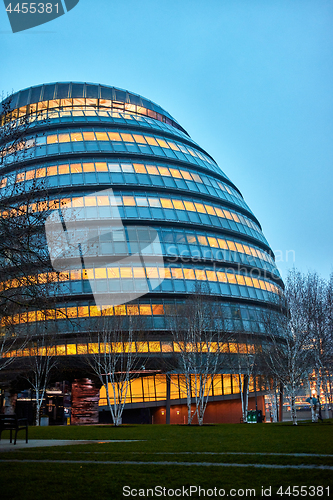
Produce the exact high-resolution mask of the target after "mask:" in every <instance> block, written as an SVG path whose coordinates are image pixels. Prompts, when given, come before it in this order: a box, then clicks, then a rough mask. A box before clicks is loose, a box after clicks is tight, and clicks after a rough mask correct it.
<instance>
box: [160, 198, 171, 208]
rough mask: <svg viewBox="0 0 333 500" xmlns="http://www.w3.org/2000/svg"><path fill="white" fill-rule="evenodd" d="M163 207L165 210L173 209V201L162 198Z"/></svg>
mask: <svg viewBox="0 0 333 500" xmlns="http://www.w3.org/2000/svg"><path fill="white" fill-rule="evenodd" d="M161 205H162V207H163V208H173V205H172V203H171V200H168V199H167V198H161Z"/></svg>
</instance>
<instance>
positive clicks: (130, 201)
mask: <svg viewBox="0 0 333 500" xmlns="http://www.w3.org/2000/svg"><path fill="white" fill-rule="evenodd" d="M123 204H124V205H125V206H129V207H135V205H136V203H135V199H134V196H123Z"/></svg>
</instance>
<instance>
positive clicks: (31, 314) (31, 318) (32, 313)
mask: <svg viewBox="0 0 333 500" xmlns="http://www.w3.org/2000/svg"><path fill="white" fill-rule="evenodd" d="M34 321H36V311H29V312H28V322H29V323H32V322H34Z"/></svg>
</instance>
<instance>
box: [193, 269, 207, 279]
mask: <svg viewBox="0 0 333 500" xmlns="http://www.w3.org/2000/svg"><path fill="white" fill-rule="evenodd" d="M195 276H196V278H197V280H199V281H206V280H207V277H206V272H205V271H204V270H203V269H195Z"/></svg>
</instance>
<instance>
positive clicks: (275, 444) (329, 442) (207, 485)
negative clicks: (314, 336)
mask: <svg viewBox="0 0 333 500" xmlns="http://www.w3.org/2000/svg"><path fill="white" fill-rule="evenodd" d="M3 438H4V439H7V436H6V435H5V434H3ZM29 439H83V440H85V439H98V440H100V441H101V442H100V443H95V444H87V445H86V444H85V445H75V446H74V445H73V446H72V445H71V446H64V447H48V448H38V449H37V448H36V449H26V450H24V449H23V450H17V451H15V452H6V453H0V460H1V465H0V467H1V486H0V498H1V500H6V499H20V500H30V499H34V500H39V499H42V498H48V499H51V500H53V499H61V500H64V499H74V500H76V499H80V500H86V499H89V500H94V499H102V498H103V499H104V498H105V499H109V500H118V499H119V500H120V499H124V498H130V499H133V498H176V496H172V491H170V492H169V495H167V493H166V495H165V496H163V494H162V495H160V496H158V495H155V496H153V495H152V492H143V491H142V492H140V491H136V492H135V491H133V492H132V494H129V495H127V496H124V495H123V487H124V486H130V487H131V488H132V489H136V490H139V489H144V488H154V487H155V486H161V487H165V488H166V490H168V489H179V488H182V487H185V492H182V491H177V492H176V493H177V494H178V497H179V498H187V496H186V493H188V494H189V493H190V490H189V489H188V488H189V487H190V486H197V487H199V486H201V488H204V489H206V490H208V489H211V490H213V491H210V492H209V491H206V497H205V496H204V495H203V492H202V493H201V496H199V495H198V493H197V494H195V493H194V492H193V493H192V496H191V498H207V497H208V494H210V493H213V495H211V496H210V497H211V498H222V496H221V495H222V494H223V491H221V492H220V493H221V495H220V496H218V490H219V489H223V490H224V496H225V497H227V496H229V497H230V498H232V497H233V498H266V496H269V498H280V499H281V498H282V499H283V498H293V497H294V496H300V497H301V496H303V497H304V498H315V499H316V498H330V496H333V457H332V456H331V457H330V456H329V455H333V422H331V423H329V422H327V421H326V422H325V423H324V424H311V423H300V424H299V425H298V426H297V427H294V426H292V425H291V424H289V423H288V424H262V425H260V424H257V425H240V424H222V425H211V426H210V425H209V426H203V427H201V428H200V427H196V426H195V427H188V426H166V425H147V426H145V425H140V426H139V425H138V426H134V425H133V426H122V427H120V428H114V427H112V426H87V427H72V426H68V427H39V428H36V427H31V428H30V429H29ZM106 439H120V440H130V439H134V440H140V441H134V442H118V443H103V440H106ZM245 453H246V454H245ZM258 453H278V454H280V455H261V454H258ZM297 453H303V454H320V455H323V456H290V455H288V454H297ZM3 460H4V461H3ZM10 460H17V462H16V461H15V462H11V461H10ZM30 461H31V462H30ZM110 462H132V463H130V464H128V463H121V464H119V463H118V464H117V463H110ZM133 462H134V463H133ZM138 462H143V463H138ZM161 462H167V463H161ZM184 462H185V463H186V464H184ZM198 462H199V463H200V465H196V463H198ZM205 464H206V465H205ZM220 464H234V465H233V466H223V465H222V466H221V465H220ZM237 464H239V465H243V466H242V467H237ZM247 464H249V465H247ZM253 464H266V465H284V466H288V467H286V468H280V469H277V468H260V467H258V468H255V467H254V466H253ZM305 465H306V466H308V468H306V469H304V468H300V466H305ZM289 466H293V468H291V467H289ZM316 466H317V468H316ZM318 466H329V467H332V469H319V468H318ZM6 478H8V480H6ZM280 486H282V487H283V492H286V489H287V487H288V486H291V490H290V491H291V495H288V490H287V492H286V493H284V494H283V495H277V491H278V488H279V487H280ZM296 486H299V487H301V486H303V489H302V490H301V488H299V495H297V488H295V489H294V492H293V487H296ZM310 486H314V487H317V486H322V487H324V490H323V491H322V490H320V489H315V490H314V489H310V488H309V487H310ZM215 487H216V488H217V491H216V496H214V488H215ZM262 487H263V488H264V489H266V494H267V495H266V496H262ZM269 487H271V488H272V489H271V492H270V491H268V490H267V489H268V488H269ZM327 487H329V488H330V491H329V490H328V489H327ZM325 488H326V489H325ZM233 489H234V490H240V491H238V492H236V491H234V490H233ZM247 489H248V490H249V489H251V490H252V491H251V492H250V491H248V492H246V491H245V490H247ZM253 490H255V491H256V495H254V491H253ZM127 491H128V490H127ZM135 493H137V496H135ZM140 493H141V495H140ZM143 493H145V496H144V495H143ZM156 493H158V491H157V492H156ZM162 493H163V491H162ZM207 493H208V494H207ZM269 493H270V494H269ZM300 493H302V495H301V494H300ZM321 493H322V494H321Z"/></svg>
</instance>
